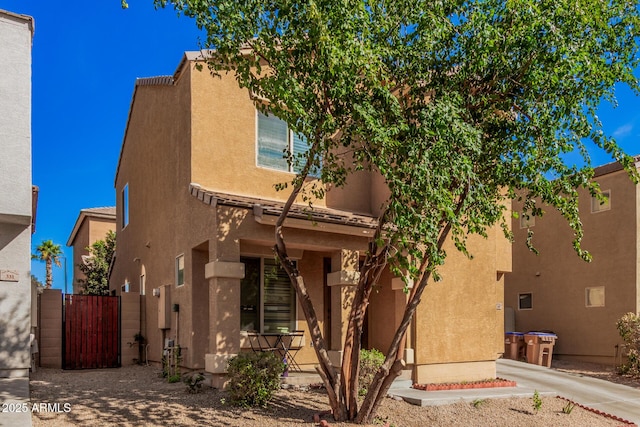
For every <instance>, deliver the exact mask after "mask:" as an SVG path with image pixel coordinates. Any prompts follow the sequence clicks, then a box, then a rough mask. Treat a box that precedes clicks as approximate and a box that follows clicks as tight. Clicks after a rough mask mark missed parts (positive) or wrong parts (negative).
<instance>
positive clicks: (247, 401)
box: [227, 352, 285, 407]
mask: <svg viewBox="0 0 640 427" xmlns="http://www.w3.org/2000/svg"><path fill="white" fill-rule="evenodd" d="M284 368H285V366H284V363H283V362H282V360H280V358H278V357H276V356H275V355H274V354H273V353H267V352H264V353H242V354H239V355H238V356H236V357H234V358H232V359H230V360H229V366H228V370H227V373H228V375H229V387H228V391H229V398H230V401H231V403H232V404H234V405H238V406H244V407H248V406H267V403H268V402H269V401H270V400H271V398H272V397H273V395H274V394H275V392H276V391H277V390H278V389H279V388H280V376H281V375H282V373H283V372H284Z"/></svg>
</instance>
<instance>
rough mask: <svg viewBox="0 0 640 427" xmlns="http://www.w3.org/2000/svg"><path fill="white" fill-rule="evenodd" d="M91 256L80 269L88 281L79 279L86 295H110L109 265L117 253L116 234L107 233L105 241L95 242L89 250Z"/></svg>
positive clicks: (80, 265) (81, 264)
mask: <svg viewBox="0 0 640 427" xmlns="http://www.w3.org/2000/svg"><path fill="white" fill-rule="evenodd" d="M87 251H89V256H88V257H87V258H86V259H85V260H84V262H82V263H80V264H78V268H79V269H80V271H81V272H82V273H84V275H85V276H86V279H79V280H78V284H79V285H81V286H82V288H83V293H84V294H86V295H109V265H111V260H112V259H113V254H114V253H115V251H116V233H114V232H113V231H109V232H107V235H106V236H105V239H104V240H97V241H95V242H94V243H93V244H92V245H91V246H90V247H88V248H87Z"/></svg>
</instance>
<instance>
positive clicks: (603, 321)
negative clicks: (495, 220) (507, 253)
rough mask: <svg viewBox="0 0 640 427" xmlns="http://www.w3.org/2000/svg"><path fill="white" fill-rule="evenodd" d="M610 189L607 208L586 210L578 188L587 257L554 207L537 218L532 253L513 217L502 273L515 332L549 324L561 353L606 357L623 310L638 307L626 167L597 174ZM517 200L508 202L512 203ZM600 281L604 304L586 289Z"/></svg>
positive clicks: (632, 197) (587, 199)
mask: <svg viewBox="0 0 640 427" xmlns="http://www.w3.org/2000/svg"><path fill="white" fill-rule="evenodd" d="M597 181H598V182H599V183H600V186H601V188H602V189H603V190H605V191H606V190H610V191H611V200H610V202H611V209H610V210H605V211H602V212H597V213H592V207H591V196H590V195H589V194H588V193H587V192H586V191H584V190H583V191H581V192H580V215H581V219H582V223H583V225H584V239H583V243H582V248H583V249H586V250H588V251H589V252H590V253H591V254H592V256H593V261H592V262H591V263H586V262H584V261H582V260H581V259H580V258H579V257H578V256H577V254H576V253H575V251H574V250H573V248H572V243H571V242H572V239H573V233H572V231H571V229H570V228H569V226H568V225H567V223H566V221H565V220H564V219H563V218H562V217H561V216H560V215H559V214H558V213H557V212H555V211H554V210H553V209H552V208H549V207H545V208H544V210H545V215H544V216H543V217H542V218H538V217H536V218H535V225H534V226H533V227H532V228H531V230H532V231H533V232H534V236H533V245H534V246H535V247H536V249H537V250H538V251H539V252H540V254H539V255H535V254H534V253H532V252H530V251H529V250H528V249H527V248H526V246H525V240H526V229H522V228H520V222H519V220H514V221H513V229H514V235H515V243H514V249H513V250H514V264H513V274H511V275H508V276H507V283H506V287H505V303H506V304H507V305H508V306H511V307H513V308H514V310H515V321H516V329H518V330H519V331H525V332H526V331H529V330H551V331H553V332H555V333H557V335H558V338H559V339H558V341H557V342H556V346H555V349H554V352H555V353H556V354H557V355H560V356H563V355H564V356H572V357H581V358H583V359H590V360H600V361H606V360H607V359H610V360H611V359H612V357H613V355H614V351H615V348H614V346H615V345H616V344H618V343H620V338H619V335H618V332H617V330H616V327H615V323H616V320H617V319H619V318H620V317H621V316H622V315H623V314H624V313H626V312H629V311H633V312H637V311H638V298H637V288H638V272H637V269H638V262H637V247H638V242H637V239H638V237H637V235H638V233H637V212H638V211H637V200H638V198H637V195H636V193H637V189H636V187H635V186H634V185H633V183H632V182H631V181H630V180H629V177H628V175H627V174H626V172H623V171H618V172H613V173H610V174H606V175H603V176H600V177H598V178H597ZM519 209H521V206H520V205H518V204H514V210H519ZM596 287H604V305H603V306H591V307H587V304H586V289H587V288H596ZM525 293H526V294H528V293H531V295H532V303H533V307H532V309H521V310H519V309H518V295H519V294H525Z"/></svg>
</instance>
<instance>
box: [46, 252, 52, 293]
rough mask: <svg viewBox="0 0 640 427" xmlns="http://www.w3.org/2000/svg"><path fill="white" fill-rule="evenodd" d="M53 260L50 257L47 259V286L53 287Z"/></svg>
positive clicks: (48, 287)
mask: <svg viewBox="0 0 640 427" xmlns="http://www.w3.org/2000/svg"><path fill="white" fill-rule="evenodd" d="M52 264H53V261H52V260H51V259H50V258H47V259H46V260H45V268H46V270H47V280H46V288H47V289H51V285H53V265H52Z"/></svg>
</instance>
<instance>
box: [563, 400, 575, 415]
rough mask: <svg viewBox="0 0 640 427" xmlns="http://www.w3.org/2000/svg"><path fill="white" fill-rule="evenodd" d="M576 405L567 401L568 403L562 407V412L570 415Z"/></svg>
mask: <svg viewBox="0 0 640 427" xmlns="http://www.w3.org/2000/svg"><path fill="white" fill-rule="evenodd" d="M575 407H576V404H575V403H573V402H567V404H566V405H564V406H563V407H562V413H563V414H567V415H570V414H571V412H573V408H575Z"/></svg>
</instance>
